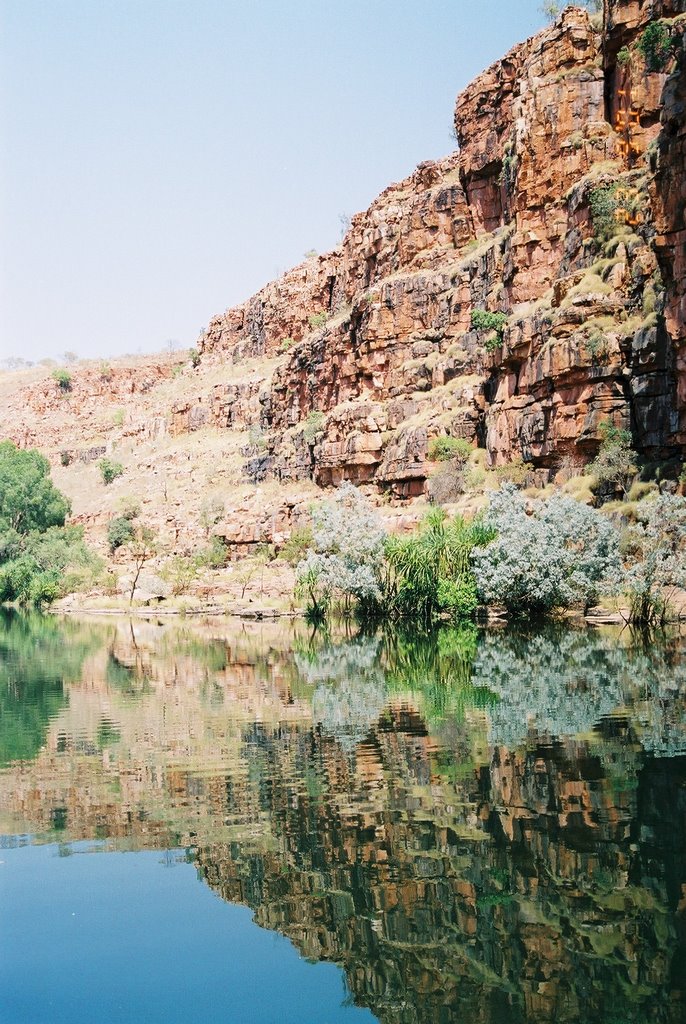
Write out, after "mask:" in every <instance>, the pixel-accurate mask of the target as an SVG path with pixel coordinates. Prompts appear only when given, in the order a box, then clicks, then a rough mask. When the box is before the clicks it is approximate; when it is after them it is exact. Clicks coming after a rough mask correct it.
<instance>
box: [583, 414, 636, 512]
mask: <svg viewBox="0 0 686 1024" xmlns="http://www.w3.org/2000/svg"><path fill="white" fill-rule="evenodd" d="M600 433H601V436H602V441H601V443H600V451H599V452H598V455H597V456H596V458H595V459H594V460H593V462H592V463H591V465H590V471H591V473H592V474H593V475H594V476H595V478H596V491H598V492H600V493H601V494H604V495H607V496H610V497H611V496H613V494H614V493H616V492H617V491H620V492H621V493H622V495H625V494H626V493H627V491H628V490H629V487H630V486H631V481H632V480H633V478H634V477H635V475H636V452H635V451H634V450H633V448H632V447H631V434H630V433H629V431H628V430H620V429H619V427H615V426H613V425H612V424H611V423H609V422H607V421H606V422H604V423H601V424H600Z"/></svg>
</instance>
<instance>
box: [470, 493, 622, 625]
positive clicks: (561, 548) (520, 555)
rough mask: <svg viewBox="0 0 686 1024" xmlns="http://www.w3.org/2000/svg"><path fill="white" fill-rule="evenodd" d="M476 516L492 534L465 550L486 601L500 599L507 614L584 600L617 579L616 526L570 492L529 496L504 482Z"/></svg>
mask: <svg viewBox="0 0 686 1024" xmlns="http://www.w3.org/2000/svg"><path fill="white" fill-rule="evenodd" d="M484 524H486V525H489V526H492V527H494V528H495V530H496V531H497V536H496V538H495V540H493V541H491V543H490V544H488V545H487V546H486V547H484V548H478V547H477V548H475V549H474V551H473V552H472V556H471V557H472V565H473V568H474V575H475V577H476V582H477V587H478V590H479V594H480V597H481V598H482V600H483V601H485V602H486V603H487V604H500V605H505V607H506V608H507V610H508V611H509V612H510V613H511V614H515V615H539V614H545V613H547V612H550V611H553V610H554V609H555V608H566V607H569V606H571V605H575V604H581V605H583V606H584V607H590V606H591V605H593V604H594V603H595V602H596V601H597V599H598V597H599V595H600V594H602V593H612V592H614V591H616V590H617V589H618V588H619V587H620V586H621V584H622V582H623V578H624V573H623V568H622V562H621V558H620V552H619V534H618V532H617V530H616V529H615V527H614V526H613V525H612V524H611V523H610V521H609V520H608V519H606V518H605V517H604V516H603V515H602V513H600V512H598V511H597V510H596V509H592V508H589V507H588V506H587V505H582V504H580V503H579V502H576V501H574V500H573V499H572V498H567V497H565V496H564V495H554V496H553V497H552V498H549V499H548V500H547V501H538V502H529V501H528V500H527V499H526V498H525V497H523V496H522V495H521V494H520V493H519V492H518V491H517V490H516V488H515V487H513V486H512V485H511V484H506V485H504V486H503V487H501V489H500V490H499V491H497V492H496V493H495V494H494V495H493V497H492V498H491V501H490V505H489V507H488V510H487V512H486V515H485V517H484Z"/></svg>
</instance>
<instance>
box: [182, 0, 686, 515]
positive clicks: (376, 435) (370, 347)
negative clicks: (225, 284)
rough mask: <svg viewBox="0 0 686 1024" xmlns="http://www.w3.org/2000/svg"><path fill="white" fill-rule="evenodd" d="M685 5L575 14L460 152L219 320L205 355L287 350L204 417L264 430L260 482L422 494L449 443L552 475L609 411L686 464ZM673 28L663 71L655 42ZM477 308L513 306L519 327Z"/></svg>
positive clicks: (469, 99) (463, 137)
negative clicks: (482, 318)
mask: <svg viewBox="0 0 686 1024" xmlns="http://www.w3.org/2000/svg"><path fill="white" fill-rule="evenodd" d="M684 11H686V3H684V2H683V0H670V2H668V0H664V2H662V3H650V4H649V3H641V2H638V0H635V2H632V3H626V2H619V0H609V2H608V3H606V10H605V15H604V26H603V28H602V30H601V29H598V28H595V27H594V25H593V24H592V19H589V16H588V14H587V13H586V12H585V11H584V10H582V9H581V8H575V7H572V8H567V9H566V10H565V12H564V13H563V14H562V15H561V17H560V18H559V19H558V20H557V22H556V23H555V24H554V25H552V26H551V27H550V28H548V29H546V30H545V31H543V32H541V33H539V34H538V35H536V36H534V37H533V38H531V39H529V40H527V41H526V42H524V43H522V44H520V45H518V46H516V47H515V48H514V49H513V50H511V51H510V52H509V53H508V54H507V55H506V56H505V57H504V58H503V59H502V60H501V61H499V62H498V63H496V64H494V65H493V66H492V67H491V68H489V69H488V70H487V71H485V72H484V73H483V74H482V75H480V76H479V77H478V78H477V79H476V81H475V82H473V83H472V84H471V85H470V86H469V88H468V89H467V90H466V91H465V92H464V93H463V94H462V95H460V96H459V97H458V100H457V104H456V110H455V133H456V137H457V140H458V143H459V150H458V152H457V153H455V154H453V155H451V156H449V157H447V158H446V159H444V160H441V161H438V162H436V163H425V164H422V165H420V166H419V167H418V168H417V170H416V171H415V172H414V174H412V175H411V176H410V177H409V178H408V179H406V180H405V181H403V182H400V183H399V184H395V185H392V186H390V187H389V188H388V189H386V190H385V192H383V193H382V194H381V195H380V196H379V197H378V199H376V200H375V201H374V202H373V203H372V205H371V206H370V207H369V209H368V210H366V211H365V212H364V213H360V214H357V215H356V216H355V217H354V218H353V220H352V223H351V226H350V230H349V231H348V233H347V235H346V236H345V238H344V239H343V241H342V243H341V245H340V246H339V247H338V248H337V249H335V250H334V251H333V252H331V253H329V254H327V255H325V256H318V257H313V258H311V259H308V260H307V261H306V262H305V263H303V264H302V265H300V266H299V267H296V268H295V269H294V270H292V271H289V272H288V273H287V274H286V275H284V276H283V277H282V278H280V279H279V280H278V281H275V282H273V283H272V284H270V285H268V286H267V287H266V288H265V289H263V290H262V291H261V292H259V293H258V294H257V295H255V296H253V298H251V299H250V300H249V301H248V302H246V303H245V304H244V305H243V306H240V307H238V308H235V309H231V310H229V311H228V312H227V313H225V314H224V315H222V316H218V317H215V318H214V319H213V320H212V321H211V323H210V324H209V326H208V328H207V329H206V331H205V332H204V333H203V334H202V336H201V338H200V341H199V348H200V350H201V352H202V357H203V360H204V362H205V364H206V365H207V364H208V363H209V364H210V365H211V364H212V363H213V362H215V361H225V360H233V361H240V360H243V359H245V358H247V357H253V358H254V357H262V358H264V359H265V360H266V364H265V366H266V368H265V373H264V377H263V379H262V380H261V381H259V382H257V383H255V382H253V385H252V389H251V391H250V393H249V394H245V393H240V394H236V395H234V396H223V398H222V397H219V398H215V399H213V400H212V401H211V402H208V403H207V406H206V408H204V409H203V412H202V413H201V414H200V415H202V416H207V417H209V419H210V421H212V422H214V423H215V424H216V425H223V424H226V423H231V422H234V421H235V416H236V414H237V413H239V414H240V416H242V417H244V418H245V419H244V421H245V422H248V423H252V424H254V425H255V426H257V427H258V428H260V429H261V430H262V431H263V432H264V441H263V444H262V446H261V449H260V457H259V459H258V461H257V463H255V462H254V461H253V462H252V463H251V464H250V465H249V466H248V471H249V474H250V475H255V476H256V477H258V478H260V479H264V478H269V477H272V478H276V479H281V480H283V479H293V478H295V479H301V478H310V479H312V480H314V482H315V483H318V484H320V485H328V484H336V483H338V482H340V481H341V480H343V479H351V480H353V481H355V482H357V483H365V482H373V483H375V484H377V485H378V486H379V487H382V488H390V489H391V490H393V491H394V492H395V493H397V494H399V495H413V494H417V493H421V492H422V491H423V489H424V486H425V481H426V477H427V474H428V468H427V458H426V456H427V445H428V441H429V440H430V438H431V437H432V436H434V435H436V434H441V433H448V434H452V435H453V436H461V437H466V438H468V439H469V440H471V441H473V442H474V443H475V444H476V445H479V446H481V447H485V448H486V449H487V453H488V460H489V462H490V463H491V464H495V465H501V464H504V463H507V462H510V461H513V460H518V459H522V460H524V462H525V463H528V464H529V465H530V466H531V468H532V469H538V470H539V471H541V470H542V471H543V474H542V476H543V477H544V478H545V477H548V478H550V477H552V476H554V474H555V473H556V472H558V471H559V470H560V469H561V468H563V467H564V465H565V463H567V462H569V461H570V460H571V461H572V462H573V463H575V464H583V463H584V462H587V461H588V460H589V459H590V458H591V457H592V456H593V455H594V454H595V452H596V451H597V449H598V445H599V443H600V439H601V433H600V429H599V428H600V426H601V424H602V423H603V422H604V421H611V422H612V423H614V424H615V425H616V426H621V427H625V428H628V429H630V430H631V432H632V435H633V438H634V444H635V446H636V447H637V448H638V449H639V451H640V452H641V453H642V454H643V455H644V456H646V457H649V458H653V459H659V460H670V459H675V460H676V459H678V458H680V457H683V453H684V449H685V446H686V420H685V416H686V414H685V413H684V408H685V407H686V406H685V402H684V398H685V389H686V383H685V381H686V375H685V359H686V357H685V356H684V312H685V310H684V302H685V300H684V285H683V280H684V266H683V263H684V223H683V208H684V196H683V189H684V174H683V168H684V155H685V154H684V113H683V111H684V103H683V97H684V67H685V66H686V65H685V61H684V50H683V47H684V43H683V39H684V36H683V30H684V23H685V21H686V19H685V18H684V17H682V16H681V15H682V14H683V12H684ZM657 18H663V19H664V20H663V22H662V24H664V26H665V31H666V32H667V33H668V35H669V38H670V50H669V54H668V55H667V56H666V57H665V59H664V62H663V65H662V66H661V67H660V68H659V69H655V68H654V67H653V66H652V65H651V64H650V62H649V61H648V60H647V59H646V56H645V55H644V53H643V50H642V48H641V45H640V43H641V37H642V34H643V33H644V31H645V29H646V27H647V26H648V24H649V23H650V22H651V21H655V20H656V19H657ZM475 310H488V311H491V312H496V311H500V312H502V313H503V314H505V317H506V322H505V324H504V327H503V328H502V329H501V331H500V336H498V335H493V334H490V335H489V332H488V331H483V330H475V329H473V327H472V323H473V320H472V313H473V311H475ZM539 478H541V473H539Z"/></svg>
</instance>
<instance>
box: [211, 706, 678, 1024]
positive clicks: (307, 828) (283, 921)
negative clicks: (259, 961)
mask: <svg viewBox="0 0 686 1024" xmlns="http://www.w3.org/2000/svg"><path fill="white" fill-rule="evenodd" d="M395 726H396V727H395V728H391V724H390V722H387V728H386V731H383V732H379V733H378V734H377V735H376V736H375V737H373V738H370V739H369V740H368V741H367V742H366V743H365V744H363V745H361V746H360V747H359V748H358V752H357V758H356V762H355V764H354V765H351V763H350V761H349V758H348V757H347V756H343V752H342V751H341V750H340V748H337V745H336V744H335V743H333V742H332V741H331V740H328V739H327V738H326V737H324V736H322V735H321V733H317V732H312V733H304V734H300V735H298V736H297V737H296V736H284V735H283V734H281V735H277V734H273V733H272V734H269V733H267V732H265V731H264V730H256V731H255V732H254V734H253V735H252V736H251V737H249V738H247V740H246V742H247V744H248V745H249V747H250V748H251V750H252V754H251V757H250V760H251V763H254V764H261V765H262V766H263V771H262V782H261V784H260V807H261V810H262V813H263V814H264V815H265V816H266V817H267V818H268V819H269V821H270V823H271V832H272V836H273V840H274V848H273V849H271V850H260V849H255V848H254V847H253V848H252V849H249V848H246V847H245V845H243V844H241V843H234V844H229V845H221V844H215V845H211V846H208V847H206V848H203V849H200V850H199V851H198V862H199V865H200V869H201V872H202V874H203V876H204V878H205V879H206V880H207V882H208V884H209V885H210V886H211V887H212V888H213V889H215V890H216V891H217V892H219V893H220V894H221V895H222V896H223V897H224V898H225V899H227V900H230V901H238V902H244V903H247V904H249V905H250V906H251V907H252V908H253V909H254V910H255V916H256V919H257V921H258V922H259V923H260V924H262V925H263V926H265V927H268V928H273V929H277V930H278V931H280V932H283V933H284V934H286V935H288V936H289V937H290V938H291V939H292V940H293V941H294V942H295V944H296V945H297V946H298V948H299V949H301V951H302V952H303V954H304V955H305V956H308V957H311V958H313V959H322V958H328V959H333V960H336V961H338V962H340V963H341V964H343V966H344V967H345V970H346V974H347V978H348V985H349V988H350V990H351V994H352V996H353V998H354V999H355V1001H356V1002H358V1003H360V1004H363V1005H367V1006H369V1007H370V1008H371V1009H372V1010H373V1012H374V1013H376V1014H377V1015H378V1016H379V1017H380V1019H381V1020H383V1021H384V1022H385V1021H388V1022H391V1021H393V1022H395V1021H398V1022H403V1024H404V1022H408V1024H409V1022H413V1024H414V1022H426V1024H434V1022H436V1021H440V1022H452V1021H455V1022H457V1021H494V1022H495V1021H498V1022H501V1021H502V1022H503V1024H504V1022H506V1021H553V1020H561V1021H596V1020H598V1021H600V1020H603V1021H617V1022H620V1021H621V1022H622V1024H629V1022H633V1021H644V1020H645V1021H647V1020H653V1021H660V1022H662V1021H665V1022H667V1021H669V1022H674V1024H676V1022H677V1021H680V1020H682V1019H683V1014H684V1010H685V1009H686V1003H685V1002H684V993H683V991H681V989H682V988H683V985H684V980H685V979H686V956H685V953H686V933H685V931H684V915H683V912H681V913H677V907H678V905H679V901H680V899H681V900H683V895H684V894H683V890H682V887H683V886H684V885H685V884H686V829H685V827H684V823H685V821H686V758H680V759H672V760H670V761H665V760H660V759H653V758H650V757H649V758H647V759H645V760H643V758H642V756H641V754H640V751H639V750H638V749H637V748H636V747H634V748H633V749H631V748H630V749H629V750H628V751H627V749H626V747H624V745H623V742H622V741H623V740H625V739H626V736H625V734H623V732H622V729H621V727H620V728H619V730H616V729H615V730H609V731H608V732H606V733H605V734H603V735H599V736H598V737H597V738H596V739H595V740H593V741H586V742H576V741H568V742H565V743H556V744H555V745H546V746H543V745H542V746H540V747H537V746H535V745H534V746H532V747H531V748H530V749H529V750H526V751H518V752H510V751H507V750H505V749H504V748H498V749H496V750H495V751H494V752H493V761H492V764H491V766H490V767H484V768H482V769H481V771H479V772H477V773H476V774H475V775H470V776H469V777H468V778H466V779H464V780H463V781H460V782H457V783H456V782H454V781H450V782H446V781H445V780H444V779H443V778H442V777H441V771H440V769H441V765H440V759H439V758H438V756H437V751H435V750H433V749H432V744H431V742H430V741H429V740H428V739H427V738H426V737H423V736H420V735H417V732H418V731H419V730H416V729H414V728H411V729H410V730H409V731H402V729H401V728H399V723H397V722H396V723H395ZM613 731H614V734H613ZM606 764H611V765H613V766H614V767H615V770H614V772H613V771H612V770H609V771H608V770H607V768H606V767H605V765H606ZM619 765H622V766H623V767H624V768H625V769H626V770H627V771H628V776H627V777H628V780H629V784H628V785H627V786H624V785H623V783H622V781H621V780H622V774H621V773H620V771H619V769H618V766H619ZM302 778H305V779H307V780H309V782H308V786H307V787H306V788H305V789H303V788H302V787H300V786H298V785H297V784H295V783H294V780H298V779H302ZM231 799H232V794H227V801H228V804H229V807H230V803H231Z"/></svg>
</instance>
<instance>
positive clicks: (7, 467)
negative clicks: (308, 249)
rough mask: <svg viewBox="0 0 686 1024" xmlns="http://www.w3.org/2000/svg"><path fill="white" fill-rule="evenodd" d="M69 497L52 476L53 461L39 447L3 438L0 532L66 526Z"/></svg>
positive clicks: (0, 469) (69, 509) (0, 482)
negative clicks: (18, 443)
mask: <svg viewBox="0 0 686 1024" xmlns="http://www.w3.org/2000/svg"><path fill="white" fill-rule="evenodd" d="M70 512H71V504H70V502H69V499H68V498H66V497H65V496H64V494H62V493H61V492H60V491H58V490H57V488H56V487H55V485H54V484H53V482H52V480H51V479H50V464H49V462H48V460H47V459H46V458H45V456H44V455H41V454H40V452H38V451H36V450H35V448H32V449H28V450H23V449H21V448H17V446H16V445H15V444H13V443H12V441H0V532H5V531H7V530H15V531H16V532H17V533H19V534H21V535H25V534H27V533H29V532H30V531H31V530H47V529H48V528H49V527H51V526H64V521H65V519H66V518H67V516H68V515H69V513H70Z"/></svg>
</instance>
